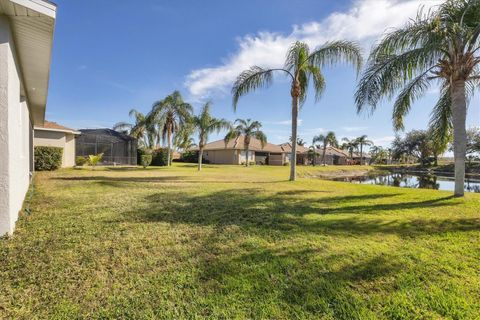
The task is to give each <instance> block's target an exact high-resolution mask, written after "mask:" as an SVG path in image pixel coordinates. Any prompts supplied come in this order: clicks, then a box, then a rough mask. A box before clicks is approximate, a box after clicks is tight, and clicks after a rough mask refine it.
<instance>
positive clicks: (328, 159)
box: [315, 146, 349, 165]
mask: <svg viewBox="0 0 480 320" xmlns="http://www.w3.org/2000/svg"><path fill="white" fill-rule="evenodd" d="M348 157H349V155H348V153H347V152H346V151H344V150H342V149H338V148H335V147H332V146H328V147H327V148H326V149H325V164H327V165H346V164H348V163H349V158H348ZM315 164H323V149H315Z"/></svg>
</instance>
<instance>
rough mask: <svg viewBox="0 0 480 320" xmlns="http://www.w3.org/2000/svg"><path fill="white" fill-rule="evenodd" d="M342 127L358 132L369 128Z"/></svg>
mask: <svg viewBox="0 0 480 320" xmlns="http://www.w3.org/2000/svg"><path fill="white" fill-rule="evenodd" d="M341 129H342V130H343V131H346V132H357V131H364V130H367V129H368V127H342V128H341Z"/></svg>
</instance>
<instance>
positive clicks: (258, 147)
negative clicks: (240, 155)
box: [204, 136, 283, 153]
mask: <svg viewBox="0 0 480 320" xmlns="http://www.w3.org/2000/svg"><path fill="white" fill-rule="evenodd" d="M225 149H230V150H245V137H244V136H240V137H238V138H236V139H232V140H230V141H229V142H228V143H227V144H226V145H225V141H224V140H217V141H213V142H210V143H207V144H206V145H205V147H204V150H205V151H209V150H225ZM249 150H252V151H262V152H274V153H282V152H283V150H282V148H280V146H277V145H275V144H272V143H268V142H267V143H265V145H264V147H263V148H262V144H261V142H260V140H258V139H255V138H250V145H249Z"/></svg>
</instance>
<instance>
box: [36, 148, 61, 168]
mask: <svg viewBox="0 0 480 320" xmlns="http://www.w3.org/2000/svg"><path fill="white" fill-rule="evenodd" d="M62 155H63V148H58V147H40V146H39V147H35V149H34V161H35V170H37V171H52V170H56V169H58V168H60V167H61V166H62Z"/></svg>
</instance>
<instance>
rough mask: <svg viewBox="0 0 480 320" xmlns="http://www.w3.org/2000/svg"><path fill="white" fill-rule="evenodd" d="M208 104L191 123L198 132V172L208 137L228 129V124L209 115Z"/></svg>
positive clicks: (208, 103) (200, 168)
mask: <svg viewBox="0 0 480 320" xmlns="http://www.w3.org/2000/svg"><path fill="white" fill-rule="evenodd" d="M210 105H211V103H210V102H207V103H206V104H205V105H204V106H203V109H202V111H201V112H200V115H198V116H195V117H193V120H192V123H193V125H194V126H195V128H196V130H197V131H198V171H200V170H202V158H203V148H204V147H205V145H206V144H207V142H208V136H209V134H210V133H212V132H215V131H216V132H217V133H219V132H220V130H222V129H226V130H228V129H230V122H228V121H227V120H225V119H217V118H214V117H212V115H211V114H210ZM247 159H248V158H247Z"/></svg>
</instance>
